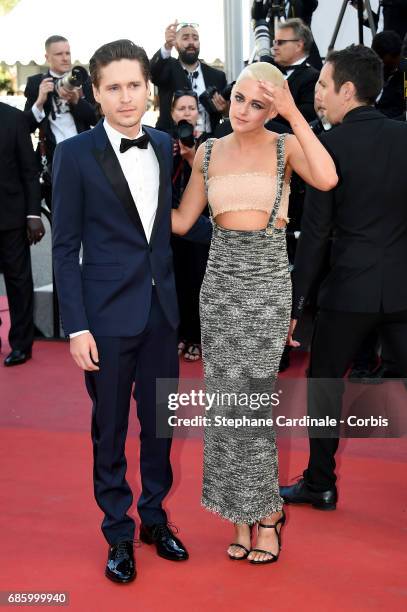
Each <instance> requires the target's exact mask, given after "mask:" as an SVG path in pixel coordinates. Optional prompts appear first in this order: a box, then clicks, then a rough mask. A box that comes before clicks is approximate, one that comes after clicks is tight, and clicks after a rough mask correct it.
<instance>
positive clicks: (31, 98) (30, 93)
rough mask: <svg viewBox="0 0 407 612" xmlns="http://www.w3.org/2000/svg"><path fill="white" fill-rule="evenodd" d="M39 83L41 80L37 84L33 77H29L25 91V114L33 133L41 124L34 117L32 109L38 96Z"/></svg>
mask: <svg viewBox="0 0 407 612" xmlns="http://www.w3.org/2000/svg"><path fill="white" fill-rule="evenodd" d="M39 83H40V81H38V84H36V82H34V81H33V80H32V78H31V77H28V79H27V85H26V87H25V91H24V95H25V97H26V101H25V106H24V115H25V117H26V120H27V122H28V127H29V129H30V132H31V133H32V132H35V130H36V129H37V128H38V126H39V125H40V124H39V123H38V121H37V120H36V118H35V117H34V115H33V112H32V110H31V109H32V107H33V106H34V104H35V102H36V100H37V98H38V87H39Z"/></svg>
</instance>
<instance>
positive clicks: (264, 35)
mask: <svg viewBox="0 0 407 612" xmlns="http://www.w3.org/2000/svg"><path fill="white" fill-rule="evenodd" d="M285 4H286V3H285V0H264V1H263V0H254V2H253V4H252V9H251V15H252V19H253V31H254V41H255V48H256V54H257V57H258V58H259V61H260V62H270V63H272V61H273V56H272V53H271V41H272V40H273V38H274V29H275V24H276V22H278V21H280V20H281V19H282V18H284V17H285V9H286V6H285Z"/></svg>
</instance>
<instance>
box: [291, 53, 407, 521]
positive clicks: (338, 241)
mask: <svg viewBox="0 0 407 612" xmlns="http://www.w3.org/2000/svg"><path fill="white" fill-rule="evenodd" d="M382 84H383V70H382V62H381V61H380V59H379V57H378V56H377V55H376V53H375V52H374V51H373V50H372V49H368V48H367V47H363V46H361V45H358V46H355V45H352V46H350V47H348V48H346V49H344V50H342V51H334V52H332V53H331V54H330V55H329V56H328V59H327V63H326V64H325V66H324V67H323V69H322V71H321V75H320V78H319V81H318V87H317V90H316V100H317V104H318V107H319V108H320V109H321V110H322V111H323V112H324V114H325V117H326V119H327V120H328V121H329V122H330V123H331V124H332V125H335V124H339V125H337V126H336V127H335V129H333V130H330V131H329V132H326V133H325V134H323V135H321V137H320V138H321V141H322V142H323V143H324V145H325V146H326V147H327V149H328V150H329V151H330V153H331V155H332V157H333V158H334V159H335V160H336V164H337V171H338V175H339V177H340V179H339V182H338V185H337V187H335V189H333V190H332V191H330V192H326V193H323V192H321V191H318V190H317V189H313V188H308V190H307V196H306V201H305V209H304V214H303V218H302V227H301V237H300V240H299V244H298V249H297V255H296V259H295V268H294V300H293V322H292V324H291V332H290V334H289V339H288V341H289V343H290V344H292V343H293V341H292V331H293V330H294V328H295V323H296V319H298V318H299V317H300V316H301V313H302V310H303V307H304V305H305V303H306V301H307V297H308V295H309V293H310V290H311V288H312V286H313V284H314V281H315V279H316V278H317V276H318V274H319V271H320V269H321V265H322V264H323V262H324V260H325V254H326V249H327V246H328V242H329V239H330V237H331V236H332V250H331V255H330V266H329V271H328V273H327V274H326V276H325V278H324V280H323V282H322V283H321V286H320V289H319V296H318V306H319V313H318V316H317V319H316V322H315V328H314V334H313V340H312V346H311V356H310V366H309V373H308V376H309V381H308V408H309V413H310V416H317V415H318V416H325V415H328V416H329V417H331V418H335V419H337V420H339V419H340V414H341V402H342V394H343V384H342V381H341V380H338V381H337V382H338V384H329V385H326V384H325V383H324V381H323V380H321V379H341V378H343V376H344V375H345V372H346V370H347V368H348V366H349V364H350V362H351V361H352V359H353V357H354V355H355V353H356V351H357V349H358V348H359V346H360V344H361V342H362V341H363V339H364V338H365V337H366V336H367V334H369V332H371V331H372V330H373V329H375V328H377V327H378V326H380V328H381V332H382V335H383V338H384V339H385V340H386V342H387V345H388V347H389V349H390V350H391V351H392V353H393V357H394V359H395V360H396V363H397V366H398V369H399V371H400V373H401V375H402V376H403V377H407V285H406V283H404V282H403V281H402V279H403V278H404V277H405V273H406V269H407V207H406V202H407V173H406V172H405V148H406V142H407V125H406V124H405V123H403V122H400V121H394V120H391V119H388V118H387V117H385V116H384V115H383V114H382V113H380V112H379V111H377V110H376V109H375V108H374V103H375V100H376V98H377V95H378V93H379V92H380V90H381V88H382ZM331 383H332V381H331ZM328 433H329V434H333V437H326V438H319V437H311V438H310V458H309V463H308V469H307V470H305V472H304V475H303V478H301V479H300V480H299V481H298V482H297V483H296V484H295V485H292V486H288V487H281V495H282V497H283V498H284V499H285V501H286V502H290V503H310V504H312V505H313V506H314V507H317V508H319V509H322V510H333V509H335V507H336V502H337V490H336V486H335V483H336V476H335V453H336V450H337V448H338V442H339V440H338V438H337V437H335V436H336V435H337V433H336V431H334V432H328Z"/></svg>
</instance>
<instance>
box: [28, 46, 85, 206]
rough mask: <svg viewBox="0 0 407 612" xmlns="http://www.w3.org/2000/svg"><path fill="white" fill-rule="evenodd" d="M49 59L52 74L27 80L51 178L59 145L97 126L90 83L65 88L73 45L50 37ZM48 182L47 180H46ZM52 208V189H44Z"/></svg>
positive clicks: (30, 112)
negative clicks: (63, 81)
mask: <svg viewBox="0 0 407 612" xmlns="http://www.w3.org/2000/svg"><path fill="white" fill-rule="evenodd" d="M45 57H46V60H47V63H48V65H49V71H48V72H47V73H46V74H45V75H44V74H35V75H34V76H31V77H29V78H28V79H27V86H26V89H25V92H24V94H25V96H26V98H27V101H26V104H25V111H26V115H27V117H28V120H29V125H30V130H31V132H35V130H36V129H37V128H39V129H40V144H39V153H40V155H41V157H42V158H44V157H45V158H46V163H47V166H48V168H47V170H48V174H49V178H50V173H51V164H52V158H53V155H54V150H55V147H56V145H57V144H58V143H59V142H62V141H63V140H66V138H70V137H71V136H75V135H76V134H78V133H80V132H84V131H85V130H89V129H90V127H91V126H93V125H95V124H96V122H97V117H96V112H95V106H94V103H95V101H94V98H93V94H92V89H91V86H90V82H89V81H88V80H86V81H85V82H84V83H83V85H82V87H80V88H75V87H72V88H71V87H69V88H68V87H67V86H65V87H64V86H63V85H62V84H61V80H62V79H63V78H64V77H65V76H69V72H70V70H71V69H72V64H71V51H70V47H69V42H68V41H67V39H66V38H64V37H63V36H50V37H49V38H47V40H46V41H45ZM45 178H46V177H45ZM43 195H44V197H45V199H46V202H47V204H48V206H49V205H50V202H51V188H50V185H49V189H48V190H47V189H44V194H43Z"/></svg>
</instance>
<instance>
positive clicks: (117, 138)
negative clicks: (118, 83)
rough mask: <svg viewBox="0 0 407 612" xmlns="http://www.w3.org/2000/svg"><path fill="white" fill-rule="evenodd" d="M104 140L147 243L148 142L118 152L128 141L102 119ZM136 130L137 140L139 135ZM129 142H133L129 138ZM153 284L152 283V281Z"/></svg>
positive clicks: (150, 208)
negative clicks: (121, 173)
mask: <svg viewBox="0 0 407 612" xmlns="http://www.w3.org/2000/svg"><path fill="white" fill-rule="evenodd" d="M103 127H104V128H105V130H106V134H107V137H108V139H109V141H110V144H111V145H112V147H113V151H114V152H115V154H116V157H117V159H118V160H119V163H120V166H121V169H122V170H123V174H124V176H125V178H126V181H127V183H128V185H129V189H130V193H131V195H132V197H133V200H134V203H135V206H136V207H137V211H138V214H139V216H140V220H141V224H142V226H143V229H144V233H145V235H146V238H147V241H148V242H150V238H151V232H152V229H153V225H154V220H155V215H156V212H157V205H158V189H159V183H160V166H159V164H158V160H157V157H156V155H155V153H154V149H153V147H152V145H151V143H150V142H149V143H148V146H147V149H139V148H138V147H131V148H130V149H128V150H127V151H126V152H125V153H120V142H121V139H122V138H128V136H126V135H125V134H122V133H121V132H118V131H117V130H116V129H115V128H113V127H112V126H111V125H109V123H108V122H107V121H106V119H105V120H104V122H103ZM142 134H143V131H142V129H141V128H140V131H139V133H138V135H137V138H139V137H140V136H142ZM132 140H133V139H132ZM153 284H154V280H153ZM88 331H89V330H88V329H84V330H81V331H78V332H75V333H73V334H69V337H70V338H75V336H79V335H80V334H85V333H86V332H88Z"/></svg>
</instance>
